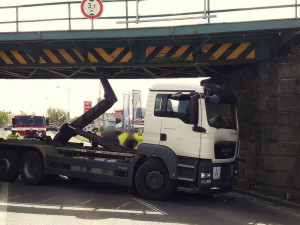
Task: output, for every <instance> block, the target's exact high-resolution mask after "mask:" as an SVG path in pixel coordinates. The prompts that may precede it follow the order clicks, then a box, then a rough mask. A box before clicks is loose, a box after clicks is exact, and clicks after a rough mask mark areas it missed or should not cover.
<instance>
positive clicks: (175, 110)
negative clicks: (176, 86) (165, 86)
mask: <svg viewBox="0 0 300 225" xmlns="http://www.w3.org/2000/svg"><path fill="white" fill-rule="evenodd" d="M165 116H166V117H171V118H178V119H180V120H182V121H183V122H184V123H190V99H189V96H187V98H186V99H180V100H177V99H176V100H175V99H171V98H170V97H168V100H167V110H166V114H165Z"/></svg>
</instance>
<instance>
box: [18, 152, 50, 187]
mask: <svg viewBox="0 0 300 225" xmlns="http://www.w3.org/2000/svg"><path fill="white" fill-rule="evenodd" d="M20 175H21V178H22V180H23V182H24V183H25V184H29V185H38V184H40V183H42V182H43V181H44V178H45V176H44V161H43V159H42V157H41V156H40V154H39V153H37V152H34V151H30V152H26V153H25V154H24V155H23V157H22V158H21V162H20Z"/></svg>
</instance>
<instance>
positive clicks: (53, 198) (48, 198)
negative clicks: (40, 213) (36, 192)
mask: <svg viewBox="0 0 300 225" xmlns="http://www.w3.org/2000/svg"><path fill="white" fill-rule="evenodd" d="M53 199H56V197H53V198H48V199H46V200H43V201H40V202H39V203H43V202H48V201H50V200H53Z"/></svg>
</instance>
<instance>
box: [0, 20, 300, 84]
mask: <svg viewBox="0 0 300 225" xmlns="http://www.w3.org/2000/svg"><path fill="white" fill-rule="evenodd" d="M299 30H300V21H299V20H283V21H267V22H266V21H262V22H251V23H233V24H209V25H194V26H185V27H174V28H172V27H171V28H170V27H166V28H143V29H131V30H107V31H65V32H38V33H36V32H34V33H3V34H1V35H0V78H4V79H14V78H17V79H29V78H30V79H61V78H62V79H64V78H72V79H94V78H98V77H99V76H103V75H105V76H107V77H108V78H115V79H130V78H175V77H199V76H213V75H218V74H219V73H221V72H222V73H223V72H227V71H230V70H233V69H236V68H238V67H241V66H243V65H245V64H251V63H256V62H259V61H262V60H267V59H270V58H272V57H273V56H275V55H278V53H279V50H280V49H281V48H282V47H283V46H284V45H285V44H286V43H287V42H289V41H291V40H293V39H296V38H297V35H298V32H299Z"/></svg>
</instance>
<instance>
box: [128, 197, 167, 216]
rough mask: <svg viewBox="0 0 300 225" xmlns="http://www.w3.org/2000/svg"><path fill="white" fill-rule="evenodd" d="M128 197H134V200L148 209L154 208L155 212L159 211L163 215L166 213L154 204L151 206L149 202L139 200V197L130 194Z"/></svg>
mask: <svg viewBox="0 0 300 225" xmlns="http://www.w3.org/2000/svg"><path fill="white" fill-rule="evenodd" d="M130 197H131V198H132V199H134V200H135V201H137V202H139V203H141V204H142V205H144V206H146V207H148V208H149V209H152V210H154V211H156V212H158V213H161V214H163V215H168V214H167V213H166V212H164V211H162V210H160V209H158V208H156V207H155V206H153V205H151V204H149V203H147V202H145V201H143V200H141V199H137V198H134V197H132V196H130Z"/></svg>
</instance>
